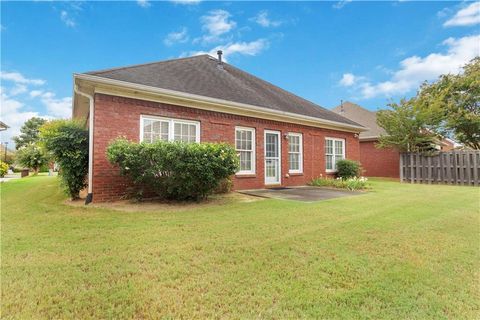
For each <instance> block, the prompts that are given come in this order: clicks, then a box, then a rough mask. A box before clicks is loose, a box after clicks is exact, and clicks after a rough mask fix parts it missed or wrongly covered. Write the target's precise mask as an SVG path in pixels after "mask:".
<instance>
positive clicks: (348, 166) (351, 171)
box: [336, 159, 360, 179]
mask: <svg viewBox="0 0 480 320" xmlns="http://www.w3.org/2000/svg"><path fill="white" fill-rule="evenodd" d="M336 166H337V177H339V178H342V179H348V178H353V177H358V176H359V173H360V164H359V163H358V162H357V161H353V160H347V159H344V160H339V161H337V164H336Z"/></svg>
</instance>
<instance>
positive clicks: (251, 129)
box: [235, 127, 257, 175]
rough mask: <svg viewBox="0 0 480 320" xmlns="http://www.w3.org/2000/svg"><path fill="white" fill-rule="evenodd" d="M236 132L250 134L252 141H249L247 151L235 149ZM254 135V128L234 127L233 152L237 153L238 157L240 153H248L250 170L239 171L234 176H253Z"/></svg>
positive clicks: (254, 161) (254, 162) (254, 160)
mask: <svg viewBox="0 0 480 320" xmlns="http://www.w3.org/2000/svg"><path fill="white" fill-rule="evenodd" d="M237 132H250V133H251V136H252V141H251V148H250V149H248V148H246V149H243V148H237ZM255 140H256V134H255V128H250V127H235V150H236V151H237V152H238V153H239V157H240V152H248V153H250V163H251V169H250V170H242V169H240V170H239V171H238V172H237V173H236V175H250V174H255V172H256V171H255V170H256V168H255V167H256V166H255V164H256V159H257V158H256V157H255V151H256V144H255Z"/></svg>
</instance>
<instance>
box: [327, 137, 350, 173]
mask: <svg viewBox="0 0 480 320" xmlns="http://www.w3.org/2000/svg"><path fill="white" fill-rule="evenodd" d="M342 159H345V140H344V139H335V138H326V139H325V169H326V171H327V172H335V171H337V165H336V164H337V161H338V160H342Z"/></svg>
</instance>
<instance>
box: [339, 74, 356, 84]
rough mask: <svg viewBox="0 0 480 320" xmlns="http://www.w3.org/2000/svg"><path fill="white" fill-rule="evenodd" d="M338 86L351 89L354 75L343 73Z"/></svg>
mask: <svg viewBox="0 0 480 320" xmlns="http://www.w3.org/2000/svg"><path fill="white" fill-rule="evenodd" d="M339 84H340V85H342V86H344V87H351V86H353V85H354V84H355V75H353V74H352V73H344V74H343V76H342V79H340V81H339Z"/></svg>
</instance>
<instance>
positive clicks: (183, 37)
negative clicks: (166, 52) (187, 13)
mask: <svg viewBox="0 0 480 320" xmlns="http://www.w3.org/2000/svg"><path fill="white" fill-rule="evenodd" d="M188 39H189V37H188V30H187V28H185V27H183V28H182V30H180V31H178V32H170V33H169V34H168V35H167V36H166V37H165V39H164V40H163V43H165V45H167V46H171V45H173V44H175V43H185V42H187V41H188Z"/></svg>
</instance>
